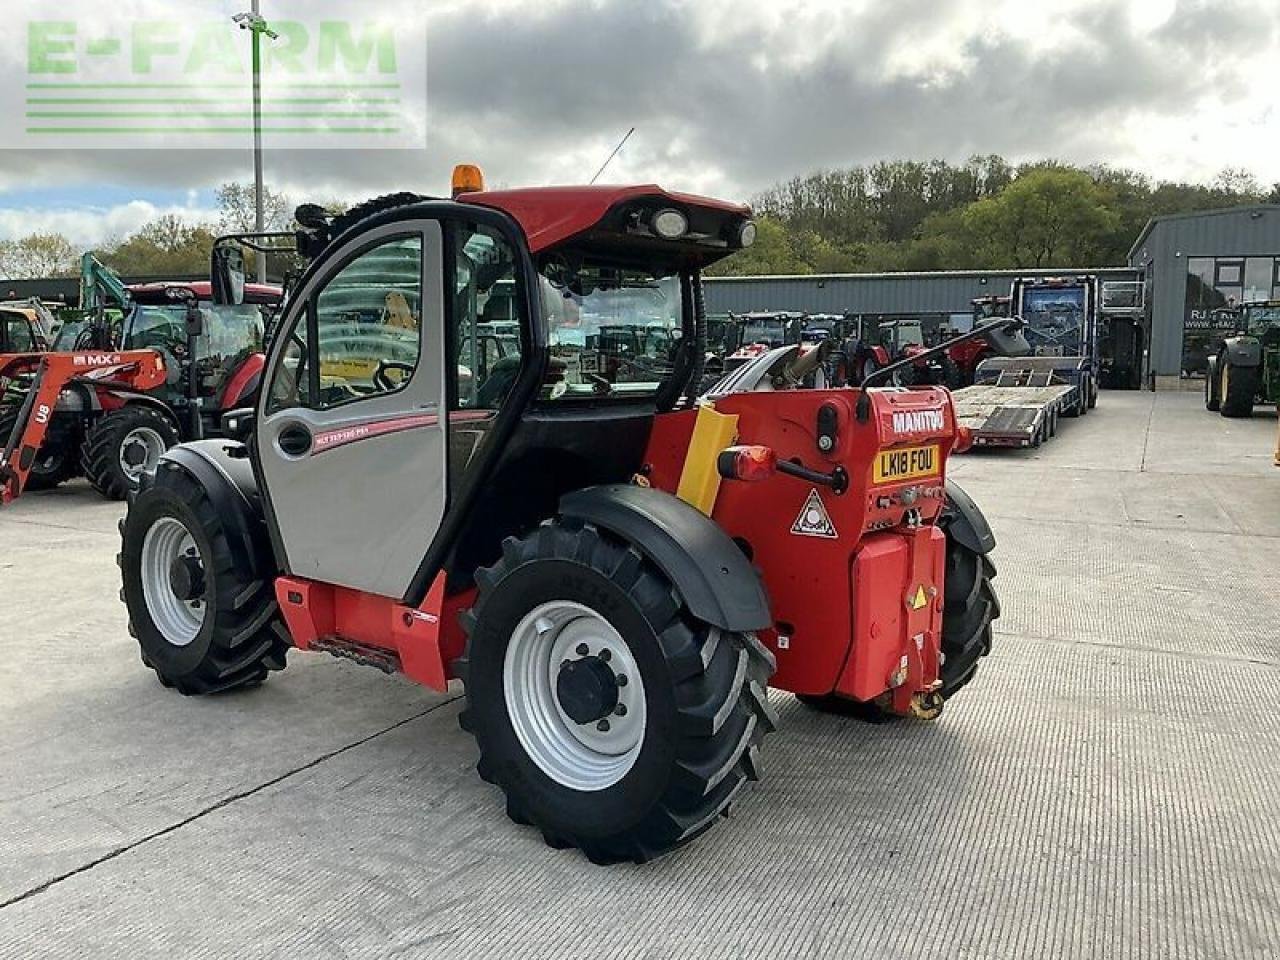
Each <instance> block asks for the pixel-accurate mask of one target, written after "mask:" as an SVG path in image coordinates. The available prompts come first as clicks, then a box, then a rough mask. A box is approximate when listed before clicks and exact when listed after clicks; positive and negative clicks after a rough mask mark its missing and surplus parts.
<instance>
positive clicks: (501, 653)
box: [120, 167, 999, 862]
mask: <svg viewBox="0 0 1280 960" xmlns="http://www.w3.org/2000/svg"><path fill="white" fill-rule="evenodd" d="M299 220H300V222H303V223H304V224H305V225H306V226H307V227H308V229H309V231H310V233H311V236H310V239H309V240H308V242H306V243H305V244H302V246H303V247H304V248H305V249H306V250H307V251H308V252H309V254H310V255H311V256H312V257H313V260H312V262H311V264H310V266H309V267H308V269H307V270H306V272H305V274H304V275H303V276H302V277H301V279H300V280H299V282H298V284H297V286H296V288H295V291H294V293H293V294H292V296H291V297H290V301H289V303H288V305H287V306H286V308H285V310H284V313H283V315H282V316H281V318H280V321H279V326H278V330H277V334H276V336H275V337H274V339H273V342H272V344H271V346H270V349H269V351H268V356H267V360H266V367H265V369H264V371H263V378H262V389H261V391H260V392H259V394H258V399H257V403H256V406H254V407H252V408H247V409H244V410H240V411H235V412H233V413H230V414H228V415H226V417H225V418H224V424H223V432H224V434H225V436H226V437H227V438H228V439H222V440H216V441H215V440H208V441H202V442H195V443H187V444H182V445H180V446H178V447H175V448H174V449H171V450H169V451H168V452H167V453H165V454H164V456H163V457H162V458H161V459H160V463H159V466H158V469H157V470H156V471H155V473H154V475H153V476H151V477H147V478H144V481H143V489H142V490H141V492H140V493H139V494H138V495H137V496H136V497H135V498H134V499H133V500H132V502H131V505H130V508H129V512H128V515H127V517H126V520H125V522H124V523H123V524H122V548H121V557H120V565H121V570H122V571H123V582H124V591H123V596H124V599H125V602H126V604H127V607H128V614H129V619H130V622H131V629H132V632H133V634H134V635H135V636H136V637H137V638H138V642H139V644H140V646H141V652H142V659H143V662H144V663H145V664H146V665H147V666H149V667H150V668H151V669H153V670H154V671H155V673H156V674H157V675H158V677H159V679H160V680H161V682H162V683H163V684H164V685H165V686H167V687H170V688H172V689H174V690H176V691H177V692H179V693H182V694H185V695H199V694H214V693H218V692H221V691H226V690H234V689H239V688H244V687H252V686H257V685H259V684H260V683H261V682H262V681H263V680H264V679H266V678H267V677H268V675H269V674H270V673H272V672H274V671H277V670H280V669H282V668H283V667H284V666H285V663H286V659H287V655H288V653H289V651H290V649H295V650H300V651H315V652H325V653H329V654H332V655H336V656H339V657H344V658H347V659H350V660H353V661H355V662H357V663H361V664H365V665H369V666H373V667H375V668H377V669H380V670H383V671H386V672H388V673H399V674H403V675H404V676H405V677H407V678H409V679H411V680H413V681H416V682H418V683H422V684H424V685H426V686H428V687H430V688H432V689H435V690H439V691H444V690H446V689H447V688H448V686H449V684H450V682H451V681H454V680H459V681H462V682H463V683H464V684H465V689H466V704H465V709H464V710H463V711H462V713H461V717H460V719H461V722H462V725H463V727H464V728H465V729H466V730H468V731H470V732H471V733H472V735H473V736H474V737H475V740H476V743H477V746H478V751H479V763H478V770H479V773H480V776H481V777H483V778H484V779H485V780H487V781H489V782H490V783H493V784H495V785H496V786H497V787H499V788H500V789H501V790H502V792H503V793H504V794H505V796H506V807H507V812H508V814H509V816H510V817H511V818H512V819H513V820H515V821H516V822H517V823H521V824H528V825H532V826H533V827H535V828H536V829H538V830H539V831H540V832H541V834H542V836H543V837H544V838H545V839H546V840H547V842H548V843H550V844H552V845H553V846H557V847H565V846H572V847H578V848H580V849H581V850H582V851H584V852H585V853H586V855H587V856H589V857H590V858H591V859H592V860H594V861H596V862H613V861H618V860H632V861H645V860H648V859H650V858H653V857H655V856H658V855H660V854H662V853H664V852H666V851H669V850H671V849H673V848H675V847H677V846H679V845H680V844H683V843H685V842H687V841H689V840H691V839H692V838H694V837H696V836H698V835H700V834H701V833H703V832H704V831H706V830H707V829H709V828H710V827H711V826H713V825H714V824H716V823H717V822H719V820H720V819H721V815H722V814H724V813H725V812H726V811H727V810H728V807H729V805H730V803H731V802H732V801H733V800H734V799H735V798H736V797H738V796H739V795H740V793H741V791H742V789H743V787H744V786H746V784H747V783H748V782H750V781H752V780H755V779H757V777H758V776H759V775H760V772H761V769H762V766H761V755H760V754H761V748H762V744H763V741H764V739H765V737H766V735H767V734H768V733H769V732H770V731H772V730H773V729H774V727H775V724H776V722H777V718H776V714H775V710H774V706H773V705H772V704H771V702H770V698H769V693H768V687H769V685H770V684H771V683H772V685H773V686H775V687H778V688H780V689H783V690H787V691H790V692H793V693H795V694H798V695H800V696H801V697H803V698H804V699H805V701H806V702H807V703H809V704H812V705H813V706H815V707H816V708H819V709H824V710H825V709H844V708H846V707H848V706H850V705H857V706H860V707H861V708H862V709H864V710H867V711H872V712H876V713H880V714H884V715H889V716H902V717H914V718H919V719H932V718H936V717H937V716H938V715H939V714H940V713H941V712H942V711H943V709H944V707H945V706H946V704H947V703H948V702H949V701H950V699H951V698H952V697H954V696H955V695H956V694H957V693H959V691H960V690H961V689H962V688H963V687H964V686H965V685H966V684H968V683H969V682H970V681H971V680H972V679H973V677H974V675H975V673H976V672H977V670H978V666H979V661H980V659H981V658H982V656H984V655H985V654H986V653H987V652H988V650H989V649H990V646H991V640H992V633H991V622H992V620H993V619H994V618H995V617H997V616H998V615H999V606H998V604H997V601H996V598H995V594H994V593H993V590H992V582H991V581H992V577H993V576H994V573H995V569H994V567H993V566H992V564H991V560H990V554H991V551H992V549H993V548H994V545H995V540H994V537H993V536H992V534H991V531H990V528H989V527H988V525H987V523H986V521H985V520H984V518H983V516H982V514H981V512H980V511H979V510H978V508H977V506H976V505H975V504H974V502H973V501H972V500H971V499H970V498H969V497H967V496H966V495H965V494H964V493H963V491H961V490H960V489H959V488H958V487H956V486H955V485H954V484H952V483H951V482H950V481H949V480H948V479H947V477H946V464H947V461H948V458H949V456H950V455H951V453H952V452H953V451H954V450H956V449H957V447H962V446H963V445H964V444H965V443H967V442H968V438H967V436H966V434H965V431H964V430H963V429H962V428H961V427H959V426H958V425H957V422H956V418H955V412H954V409H953V407H952V404H951V400H950V396H949V394H948V392H947V391H946V390H945V389H943V388H942V387H937V386H924V387H919V388H914V389H900V388H888V389H880V388H871V387H869V386H866V385H863V386H860V387H849V388H838V389H815V388H812V387H807V386H806V384H809V383H813V382H815V379H817V378H818V375H819V373H820V370H821V365H822V363H823V362H824V351H823V349H822V348H821V347H815V346H809V345H806V344H801V343H796V344H791V345H788V346H783V347H779V348H778V349H777V350H775V351H773V352H772V353H770V354H768V355H766V356H765V357H761V358H757V359H756V360H753V361H751V362H750V363H749V364H747V365H746V366H745V367H743V368H740V369H739V370H738V371H734V372H733V373H731V374H729V375H728V376H727V377H726V378H725V380H724V381H721V382H720V383H719V384H717V386H716V387H715V388H713V389H712V390H710V391H709V392H707V393H706V394H705V395H703V394H701V393H700V391H699V384H700V382H701V381H702V377H703V369H704V363H705V360H706V340H707V327H708V324H707V317H706V311H705V306H704V297H703V290H702V280H701V272H702V270H703V269H704V268H705V267H707V266H709V265H711V264H713V263H715V262H717V261H719V260H721V259H723V258H725V257H728V256H730V255H732V254H733V253H734V252H735V251H737V250H739V249H742V248H743V247H746V246H748V245H750V244H751V243H752V242H753V241H754V239H755V230H756V228H755V225H754V223H753V222H752V220H751V211H750V209H749V208H747V207H744V206H739V205H737V204H732V203H725V202H721V201H717V200H710V199H706V198H702V197H695V196H690V195H686V194H679V193H669V192H667V191H664V190H661V189H660V188H658V187H656V186H635V187H563V188H544V189H529V190H500V191H486V190H485V189H484V188H483V185H482V181H481V179H480V177H479V174H478V171H477V170H476V169H475V168H472V167H461V168H459V170H458V171H457V174H456V179H455V192H454V196H453V198H452V199H432V198H426V197H420V196H416V195H412V194H400V195H396V196H392V197H387V198H382V199H380V200H377V201H371V202H369V203H367V204H364V205H361V206H359V207H356V208H355V209H353V210H351V211H349V212H347V213H345V214H343V215H341V216H338V217H328V216H322V215H320V213H318V212H317V210H316V209H314V208H309V209H308V210H307V211H306V216H305V218H304V217H303V216H301V215H300V217H299ZM215 283H219V281H217V279H216V278H215ZM494 298H501V303H500V304H499V306H500V307H501V308H502V313H503V316H504V317H507V318H510V320H511V321H512V322H513V323H514V327H515V329H514V330H513V334H512V341H511V343H510V344H509V347H508V349H507V352H506V353H505V354H504V355H503V356H502V357H501V359H500V360H498V361H497V362H495V363H492V364H486V363H483V362H481V359H480V358H479V357H478V354H477V351H478V350H481V349H483V346H482V344H483V341H484V337H482V336H481V335H480V334H481V333H482V332H483V330H484V329H485V328H484V325H485V324H487V323H489V322H490V319H489V318H491V317H492V316H493V315H494V313H495V312H496V311H495V310H493V309H490V307H491V305H490V300H492V299H494ZM388 303H394V304H396V309H394V310H389V309H386V308H385V305H386V304H388ZM638 315H643V316H644V317H646V318H647V321H646V322H647V324H649V325H650V326H652V327H654V328H655V329H656V328H661V329H662V330H663V331H664V332H665V333H666V334H668V335H667V336H656V335H655V336H651V337H646V338H644V342H645V343H652V344H655V346H654V347H653V349H654V350H655V351H658V352H660V353H661V356H658V355H657V353H655V356H654V357H651V358H650V357H646V358H637V357H635V356H632V355H631V354H632V353H634V351H635V350H637V349H641V347H640V346H639V343H638V342H637V343H636V344H633V345H631V346H629V347H626V348H625V349H626V354H627V355H626V356H621V355H619V356H613V355H611V354H610V351H613V350H619V349H623V348H622V347H619V346H618V345H617V344H618V338H614V337H602V336H600V335H599V334H598V331H599V330H600V329H601V328H605V329H608V328H612V327H617V326H619V325H625V324H626V323H634V322H635V317H636V316H638ZM406 317H411V318H412V322H411V323H406ZM517 334H518V335H517ZM952 345H953V344H944V345H942V346H941V347H939V349H945V348H947V347H950V346H952ZM371 349H373V350H376V351H378V352H377V353H376V354H375V356H377V357H379V358H380V359H378V360H377V362H376V363H373V364H370V365H367V366H364V367H361V366H359V365H355V364H344V365H340V366H335V365H334V364H335V363H340V362H341V361H342V359H343V358H344V357H347V356H350V355H352V354H353V353H358V354H359V355H360V356H362V357H367V356H370V353H369V351H370V350H371ZM644 349H648V348H647V347H646V348H644ZM924 359H928V357H925V358H924ZM640 360H643V362H639V361H640ZM623 361H626V363H623ZM649 361H653V362H649ZM659 361H661V362H659ZM623 369H626V370H627V371H628V373H627V375H626V376H625V377H624V376H621V375H618V372H619V371H621V370H623ZM338 371H341V373H339V372H338ZM639 371H650V373H651V376H650V378H649V379H648V380H645V379H642V378H640V373H639ZM892 372H893V371H888V373H890V374H891V373H892ZM319 517H323V518H324V523H323V524H319V523H317V518H319Z"/></svg>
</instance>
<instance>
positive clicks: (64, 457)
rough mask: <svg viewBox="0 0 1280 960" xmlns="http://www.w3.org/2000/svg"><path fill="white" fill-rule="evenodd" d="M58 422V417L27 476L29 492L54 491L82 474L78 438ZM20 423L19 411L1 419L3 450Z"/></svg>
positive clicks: (0, 445) (0, 447) (0, 438)
mask: <svg viewBox="0 0 1280 960" xmlns="http://www.w3.org/2000/svg"><path fill="white" fill-rule="evenodd" d="M57 419H58V418H57V417H55V418H54V420H53V423H51V424H50V427H49V432H48V433H47V434H46V435H45V440H44V443H42V444H41V445H40V449H39V451H38V452H37V453H36V459H35V462H34V463H33V464H32V465H31V472H30V473H28V474H27V483H26V489H27V490H31V491H34V490H52V489H53V488H54V487H56V486H58V485H59V484H62V483H65V482H66V481H68V480H70V479H71V478H72V477H74V476H75V475H76V474H78V473H79V472H80V463H79V458H78V457H77V456H76V443H75V440H76V434H75V432H74V431H73V430H62V429H58V428H57V427H55V426H54V424H56V423H57ZM17 421H18V411H17V410H13V411H10V412H8V413H5V414H3V415H0V450H2V449H3V447H4V444H5V443H7V442H8V440H9V436H10V434H12V433H13V425H14V424H15V423H17Z"/></svg>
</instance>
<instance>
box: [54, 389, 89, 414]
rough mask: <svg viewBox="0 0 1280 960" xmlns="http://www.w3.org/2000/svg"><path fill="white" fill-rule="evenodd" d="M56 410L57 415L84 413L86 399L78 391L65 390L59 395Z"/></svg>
mask: <svg viewBox="0 0 1280 960" xmlns="http://www.w3.org/2000/svg"><path fill="white" fill-rule="evenodd" d="M54 410H55V411H56V412H57V413H84V397H82V396H80V391H78V390H63V391H62V392H61V393H59V394H58V403H57V405H56V406H55V407H54Z"/></svg>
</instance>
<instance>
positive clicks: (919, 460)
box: [872, 443, 942, 483]
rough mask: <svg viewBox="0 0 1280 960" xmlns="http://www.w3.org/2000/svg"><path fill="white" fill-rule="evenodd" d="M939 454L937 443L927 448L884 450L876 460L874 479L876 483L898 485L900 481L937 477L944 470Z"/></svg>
mask: <svg viewBox="0 0 1280 960" xmlns="http://www.w3.org/2000/svg"><path fill="white" fill-rule="evenodd" d="M939 453H940V448H939V447H938V445H937V444H936V443H934V444H930V445H929V446H927V447H903V448H902V449H900V450H882V451H880V455H879V456H878V457H877V458H876V464H875V471H874V473H873V474H872V478H873V480H874V482H875V483H897V482H899V481H900V480H915V479H917V478H919V477H933V476H937V474H938V473H939V472H940V470H941V468H942V458H941V456H939Z"/></svg>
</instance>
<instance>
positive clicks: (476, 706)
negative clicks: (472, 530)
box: [457, 521, 775, 863]
mask: <svg viewBox="0 0 1280 960" xmlns="http://www.w3.org/2000/svg"><path fill="white" fill-rule="evenodd" d="M477 581H478V583H479V588H480V590H479V596H478V599H477V603H476V607H475V608H474V610H473V611H471V612H470V613H468V614H467V615H466V616H464V626H465V627H466V628H467V631H468V634H469V640H468V646H467V655H466V657H465V659H464V660H463V661H461V662H459V663H458V664H457V671H458V673H459V675H461V676H463V677H464V679H465V681H466V688H467V708H466V710H465V712H464V713H463V714H462V717H461V718H460V719H461V722H462V725H463V727H464V729H467V730H469V731H471V732H472V733H473V734H474V735H475V738H476V742H477V744H478V745H479V748H480V761H479V766H478V769H479V772H480V776H481V777H483V778H484V779H485V780H487V781H489V782H490V783H494V784H496V785H497V786H498V787H500V788H501V789H502V791H503V792H504V793H505V794H506V798H507V813H508V815H509V816H510V817H511V818H512V819H513V820H515V821H516V822H517V823H522V824H531V825H533V826H535V827H537V828H538V829H540V830H541V831H542V834H543V837H544V838H545V839H546V841H547V842H548V843H549V844H551V845H552V846H555V847H568V846H575V847H579V848H581V849H582V851H583V852H584V853H585V854H586V855H587V856H588V857H590V858H591V859H592V860H593V861H595V862H597V863H608V862H614V861H619V860H634V861H637V862H641V861H645V860H649V859H651V858H653V857H655V856H658V855H660V854H662V853H664V852H666V851H668V850H670V849H672V848H674V847H676V846H679V845H680V844H682V843H685V842H687V841H688V840H691V839H692V838H694V837H696V836H698V835H699V834H700V833H702V832H703V831H705V830H707V829H708V828H709V827H711V826H712V825H713V824H714V823H715V822H716V819H717V818H718V817H719V816H720V815H721V814H722V813H724V812H725V811H726V810H727V808H728V806H729V803H730V802H731V801H732V800H733V798H734V797H735V796H736V795H737V794H738V791H739V790H740V789H741V788H742V787H743V786H744V785H745V784H746V782H747V781H748V780H754V779H756V777H757V769H758V768H757V763H758V760H757V754H758V749H759V745H760V741H761V740H762V739H763V737H764V736H765V734H766V733H768V732H770V731H771V730H773V728H774V725H775V716H774V713H773V710H772V708H771V707H770V705H769V701H768V694H767V692H766V685H767V683H768V678H769V676H770V674H771V673H772V672H773V668H774V661H773V657H772V655H771V654H770V653H769V651H768V650H767V649H766V648H765V647H764V645H763V644H761V643H760V641H759V640H758V639H757V638H756V637H755V636H754V635H753V634H741V633H729V632H726V631H722V630H720V629H718V628H716V627H713V626H711V625H710V624H707V623H704V622H702V621H699V620H698V619H697V618H695V617H694V616H693V615H692V614H691V613H690V612H689V611H688V609H687V608H686V607H685V605H684V603H683V600H682V598H681V596H680V592H679V590H678V588H677V587H676V585H675V584H673V583H672V582H671V581H670V580H669V579H667V577H666V576H665V575H664V574H663V573H662V572H661V571H660V570H658V568H657V567H655V566H653V565H652V564H651V563H650V562H649V561H647V560H646V559H644V557H643V556H642V555H641V554H640V553H639V552H638V551H637V550H636V549H634V548H633V547H630V546H628V545H627V544H626V543H624V542H622V541H620V540H617V539H615V538H614V537H612V536H611V535H609V534H607V533H604V532H602V531H598V530H597V529H595V528H594V527H592V526H589V525H570V524H567V523H563V522H558V521H557V522H549V523H546V524H544V525H543V526H542V527H540V528H539V529H538V530H536V531H534V532H533V533H532V534H530V535H529V536H528V537H527V538H525V539H523V540H508V541H506V543H505V544H504V545H503V555H502V559H501V560H500V561H499V562H498V563H497V564H496V565H495V566H493V567H490V568H488V569H485V570H481V571H479V573H478V574H477Z"/></svg>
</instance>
